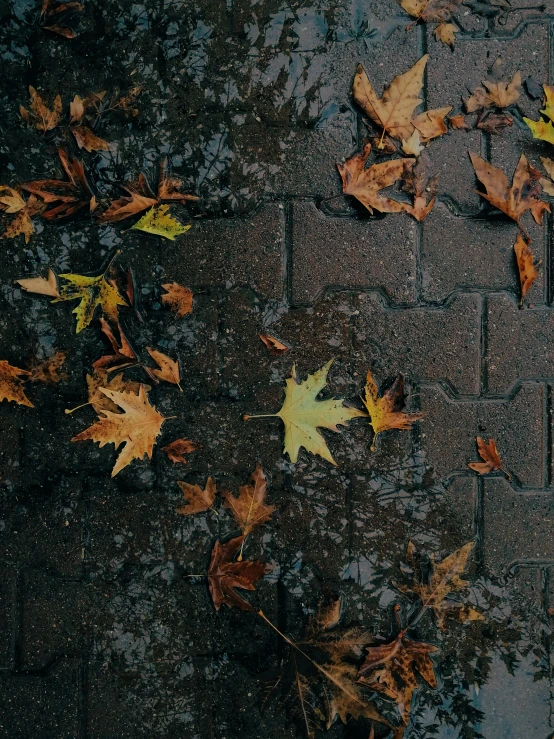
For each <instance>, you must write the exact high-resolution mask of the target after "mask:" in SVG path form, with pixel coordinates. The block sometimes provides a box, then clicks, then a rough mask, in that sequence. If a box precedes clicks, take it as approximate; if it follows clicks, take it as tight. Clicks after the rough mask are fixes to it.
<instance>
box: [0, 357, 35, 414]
mask: <svg viewBox="0 0 554 739" xmlns="http://www.w3.org/2000/svg"><path fill="white" fill-rule="evenodd" d="M29 374H30V373H29V372H27V370H23V369H19V367H14V366H13V365H11V364H10V363H9V362H6V360H5V359H0V401H2V400H7V401H8V402H10V401H13V402H14V403H18V404H19V405H26V406H27V407H29V408H34V405H33V404H32V403H31V401H30V400H29V398H28V397H27V396H26V395H25V392H24V390H23V382H25V380H22V379H21V378H22V377H25V378H27V377H29Z"/></svg>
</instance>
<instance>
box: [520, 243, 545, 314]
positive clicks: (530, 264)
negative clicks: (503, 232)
mask: <svg viewBox="0 0 554 739" xmlns="http://www.w3.org/2000/svg"><path fill="white" fill-rule="evenodd" d="M514 253H515V255H516V260H517V268H518V272H519V282H520V285H521V298H520V301H519V305H520V306H522V305H523V299H524V298H525V296H526V295H527V293H528V292H529V290H530V289H531V286H532V285H533V283H534V282H535V280H536V279H537V277H538V276H539V270H538V267H540V265H541V264H542V259H539V261H538V262H537V263H535V261H534V259H533V252H532V251H531V248H530V247H529V244H528V243H527V242H526V241H525V239H524V238H523V237H522V236H521V235H520V234H518V237H517V239H516V243H515V244H514Z"/></svg>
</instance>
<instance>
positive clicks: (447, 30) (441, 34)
mask: <svg viewBox="0 0 554 739" xmlns="http://www.w3.org/2000/svg"><path fill="white" fill-rule="evenodd" d="M457 32H458V28H457V26H455V25H454V24H453V23H439V25H438V26H437V27H436V28H435V30H434V31H433V33H434V34H435V38H436V39H437V41H441V42H442V43H443V44H446V46H450V48H451V49H454V43H455V41H456V33H457Z"/></svg>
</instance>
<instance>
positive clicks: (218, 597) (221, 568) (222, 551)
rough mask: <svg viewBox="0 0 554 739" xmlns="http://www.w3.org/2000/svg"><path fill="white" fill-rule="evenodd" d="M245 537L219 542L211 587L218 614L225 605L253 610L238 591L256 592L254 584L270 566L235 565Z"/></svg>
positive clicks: (213, 561)
mask: <svg viewBox="0 0 554 739" xmlns="http://www.w3.org/2000/svg"><path fill="white" fill-rule="evenodd" d="M243 539H244V537H242V536H238V537H237V538H236V539H231V541H228V542H227V544H221V542H219V541H216V543H215V544H214V548H213V550H212V558H211V562H210V569H209V570H208V584H209V587H210V593H211V596H212V600H213V603H214V606H215V608H216V610H217V611H219V609H220V608H221V606H222V605H223V604H225V605H226V606H228V607H229V608H233V607H234V608H240V610H241V611H251V610H253V608H252V606H251V605H250V603H248V601H246V600H244V598H241V596H240V595H239V594H238V593H237V592H236V591H235V588H241V589H242V590H255V588H254V583H255V582H256V581H257V580H259V579H260V577H262V575H264V574H265V573H266V572H267V571H268V567H267V565H266V564H264V563H263V562H234V561H233V560H234V558H235V556H236V554H237V552H238V551H239V549H240V548H241V546H242V542H243Z"/></svg>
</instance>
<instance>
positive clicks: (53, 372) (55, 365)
mask: <svg viewBox="0 0 554 739" xmlns="http://www.w3.org/2000/svg"><path fill="white" fill-rule="evenodd" d="M66 359H67V352H61V351H57V352H54V354H53V355H52V356H51V357H48V359H45V360H44V362H40V363H39V364H37V365H35V366H34V367H32V368H31V370H30V376H29V379H30V380H31V382H45V383H47V384H49V385H56V384H57V383H58V382H59V381H60V380H62V379H65V378H66V377H67V374H65V373H62V374H60V373H61V368H62V367H63V365H64V363H65V360H66Z"/></svg>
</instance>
